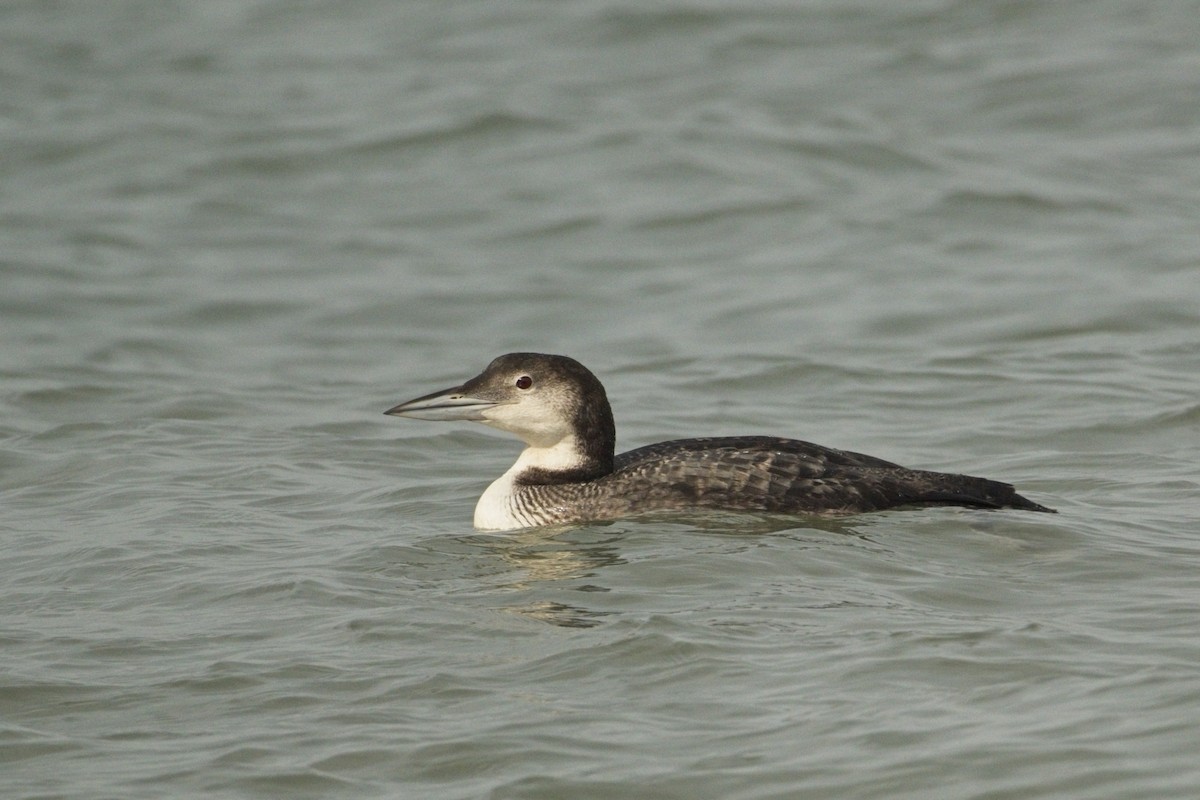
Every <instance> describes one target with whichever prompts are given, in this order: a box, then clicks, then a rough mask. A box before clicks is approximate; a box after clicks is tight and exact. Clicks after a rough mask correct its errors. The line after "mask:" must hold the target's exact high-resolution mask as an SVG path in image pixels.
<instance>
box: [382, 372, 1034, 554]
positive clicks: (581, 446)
mask: <svg viewBox="0 0 1200 800" xmlns="http://www.w3.org/2000/svg"><path fill="white" fill-rule="evenodd" d="M384 413H385V414H390V415H392V416H397V417H410V418H412V419H424V420H469V421H472V422H481V423H483V424H484V425H489V426H491V427H493V428H499V429H500V430H503V431H507V432H509V433H512V434H515V435H516V436H517V437H519V438H520V439H522V440H523V441H524V442H525V445H526V447H525V450H524V451H523V452H522V453H521V455H520V457H519V458H517V461H516V463H515V464H513V465H512V467H511V468H510V469H509V470H508V471H507V472H505V473H504V475H502V476H501V477H500V478H498V479H497V480H496V481H495V482H493V483H492V484H491V486H489V487H488V488H487V490H486V491H485V492H484V493H483V495H482V496H481V497H480V498H479V503H478V504H477V505H476V506H475V520H474V523H475V527H476V528H478V529H480V530H492V531H503V530H516V529H520V528H533V527H538V526H543V525H559V524H568V523H582V522H589V521H601V520H613V519H617V518H620V517H624V516H627V515H630V514H636V513H641V512H646V511H665V510H677V511H678V510H689V509H691V510H696V509H712V510H728V511H757V512H780V513H800V514H854V513H860V512H864V511H879V510H882V509H887V508H894V507H897V506H934V505H954V506H968V507H975V508H986V509H997V508H1014V509H1022V510H1025V511H1045V512H1051V513H1053V512H1054V509H1052V508H1047V507H1045V506H1042V505H1038V504H1037V503H1035V502H1033V501H1032V500H1028V499H1026V498H1024V497H1022V496H1021V495H1019V494H1017V493H1016V491H1014V489H1013V487H1012V486H1010V485H1009V484H1007V483H1000V482H999V481H992V480H988V479H986V478H975V477H971V476H969V475H953V474H950V473H944V472H928V471H925V470H914V469H907V468H905V467H902V466H900V465H899V464H893V463H891V462H889V461H884V460H882V459H879V458H874V457H873V456H867V455H863V454H861V453H852V452H849V451H845V450H834V449H832V448H829V447H822V446H821V445H817V444H812V443H810V442H802V441H799V440H796V439H780V438H776V437H771V436H730V437H713V438H701V439H677V440H674V441H669V442H659V443H658V444H652V445H648V446H646V447H640V448H638V449H636V450H630V451H629V452H627V453H621V454H620V455H614V448H615V444H616V427H615V425H614V423H613V416H612V409H611V407H610V406H609V404H608V397H607V395H606V394H605V392H604V386H603V385H602V384H601V383H600V381H599V380H598V379H597V378H596V376H595V375H593V374H592V373H591V372H590V371H589V370H588V369H587V368H586V367H584V366H583V365H582V364H580V363H579V362H578V361H576V360H575V359H573V358H568V357H567V356H557V355H546V354H543V353H509V354H507V355H503V356H500V357H498V358H496V359H495V360H493V361H492V363H491V364H489V365H488V366H487V369H485V370H484V371H483V372H482V373H481V374H479V375H477V376H476V377H474V378H471V379H470V380H469V381H467V382H466V383H464V384H462V385H460V386H455V387H453V388H450V389H444V390H442V391H439V392H433V393H432V394H427V395H424V396H422V397H418V398H416V399H414V400H409V401H407V402H404V403H401V404H399V405H397V406H395V407H393V408H390V409H388V410H387V411H385V412H384Z"/></svg>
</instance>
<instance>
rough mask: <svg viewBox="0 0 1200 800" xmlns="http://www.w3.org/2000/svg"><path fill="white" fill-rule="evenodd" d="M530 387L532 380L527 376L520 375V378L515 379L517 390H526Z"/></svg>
mask: <svg viewBox="0 0 1200 800" xmlns="http://www.w3.org/2000/svg"><path fill="white" fill-rule="evenodd" d="M530 386H533V378H531V377H529V376H528V375H522V376H521V377H519V378H517V388H518V389H528V388H529V387H530Z"/></svg>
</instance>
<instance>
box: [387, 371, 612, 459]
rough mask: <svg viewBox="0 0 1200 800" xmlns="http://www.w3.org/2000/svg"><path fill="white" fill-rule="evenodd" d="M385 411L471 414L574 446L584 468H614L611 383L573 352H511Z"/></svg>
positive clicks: (547, 444) (545, 441) (530, 440)
mask: <svg viewBox="0 0 1200 800" xmlns="http://www.w3.org/2000/svg"><path fill="white" fill-rule="evenodd" d="M384 413H386V414H391V415H393V416H397V417H412V418H414V419H431V420H470V421H472V422H482V423H483V424H485V425H490V426H491V427H493V428H499V429H500V430H503V431H508V432H509V433H513V434H516V435H517V436H519V437H520V438H521V439H522V440H523V441H524V442H525V443H526V444H528V445H529V446H530V447H534V448H546V449H550V448H566V449H568V450H573V451H574V452H575V453H576V454H577V455H578V456H579V459H578V460H579V464H578V468H579V469H582V470H584V471H585V472H588V473H592V474H607V473H609V472H611V471H612V463H613V448H614V447H615V445H616V438H617V437H616V428H615V426H614V425H613V418H612V409H611V408H610V406H609V405H608V396H607V395H606V394H605V392H604V386H603V385H601V383H600V381H599V380H597V379H596V376H595V375H593V374H592V373H591V372H590V371H589V370H588V369H587V367H585V366H583V365H582V364H580V363H579V362H578V361H576V360H575V359H573V358H568V357H567V356H555V355H547V354H544V353H508V354H507V355H503V356H500V357H498V358H496V359H494V360H493V361H492V363H490V364H488V366H487V369H485V370H484V371H483V372H482V373H480V374H479V375H477V376H475V377H474V378H471V379H470V380H469V381H467V382H466V383H464V384H462V385H461V386H455V387H452V388H450V389H443V390H442V391H440V392H434V393H432V394H427V395H425V396H423V397H418V398H416V399H415V400H409V401H408V402H406V403H401V404H400V405H398V406H396V407H395V408H391V409H388V410H387V411H385V412H384Z"/></svg>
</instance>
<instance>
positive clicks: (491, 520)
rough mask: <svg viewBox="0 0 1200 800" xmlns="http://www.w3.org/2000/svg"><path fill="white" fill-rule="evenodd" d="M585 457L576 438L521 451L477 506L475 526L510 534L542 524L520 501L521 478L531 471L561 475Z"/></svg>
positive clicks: (565, 438)
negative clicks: (525, 509) (518, 482)
mask: <svg viewBox="0 0 1200 800" xmlns="http://www.w3.org/2000/svg"><path fill="white" fill-rule="evenodd" d="M582 464H583V457H582V456H581V455H580V454H579V445H578V443H577V441H576V439H575V436H574V435H571V436H567V437H564V438H563V439H560V440H559V441H558V443H557V444H554V445H552V446H550V447H534V446H532V445H530V446H529V447H526V448H525V449H524V450H522V451H521V455H520V456H518V457H517V460H516V462H515V463H514V464H513V465H512V466H511V467H509V468H508V471H507V472H505V473H504V474H503V475H501V476H500V477H499V478H497V479H496V480H494V481H492V485H491V486H489V487H488V488H487V489H486V490H485V491H484V493H483V494H482V495H481V496H480V497H479V502H478V503H476V504H475V527H476V528H478V529H479V530H481V531H509V530H515V529H517V528H530V527H533V526H535V525H538V524H540V523H539V522H538V521H537V520H536V519H533V518H532V517H530V516H528V515H527V514H525V513H523V509H522V507H521V504H520V503H517V502H514V501H515V499H516V482H517V479H518V478H519V477H520V476H521V475H523V474H524V473H525V472H526V471H527V470H530V469H543V470H546V471H548V472H558V471H560V470H569V469H574V468H576V467H579V466H581V465H582Z"/></svg>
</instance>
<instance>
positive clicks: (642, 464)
mask: <svg viewBox="0 0 1200 800" xmlns="http://www.w3.org/2000/svg"><path fill="white" fill-rule="evenodd" d="M615 464H616V469H615V471H613V472H612V473H610V474H608V475H605V476H602V477H600V478H597V479H595V480H593V481H589V482H587V483H582V484H580V483H561V484H558V483H549V484H531V483H526V482H524V481H522V482H521V485H520V490H519V491H518V492H517V493H516V497H515V498H514V499H515V507H514V511H516V512H518V513H519V514H520V516H522V517H525V518H529V519H534V520H536V522H537V523H538V524H548V523H551V522H571V521H578V520H583V519H613V518H617V517H621V516H625V515H627V514H630V513H634V512H638V511H656V510H678V509H686V508H713V509H716V508H720V509H743V510H755V511H767V512H783V513H796V512H800V513H822V514H851V513H858V512H863V511H877V510H880V509H885V508H893V507H896V506H901V505H907V504H923V505H930V504H933V505H936V504H941V503H946V504H955V505H968V506H976V507H979V508H999V507H1001V506H1005V505H1007V506H1011V507H1017V508H1026V509H1028V510H1045V509H1043V507H1042V506H1039V505H1037V504H1035V503H1031V502H1029V501H1026V500H1024V498H1022V497H1021V496H1020V495H1017V494H1016V493H1015V492H1014V490H1013V487H1012V486H1010V485H1008V484H1006V483H1000V482H998V481H992V480H988V479H986V478H976V477H973V476H969V475H953V474H948V473H941V472H929V471H924V470H912V469H907V468H905V467H901V466H899V465H898V464H893V463H892V462H889V461H884V460H883V459H879V458H875V457H873V456H868V455H864V454H862V453H853V452H849V451H845V450H835V449H833V448H828V447H822V446H820V445H816V444H812V443H810V442H803V441H798V440H794V439H780V438H774V437H766V436H761V437H760V436H739V437H728V438H699V439H681V440H676V441H670V442H660V443H658V444H653V445H649V446H647V447H643V448H639V449H637V450H631V451H629V452H627V453H622V454H620V455H618V456H617V457H616V459H615Z"/></svg>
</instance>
